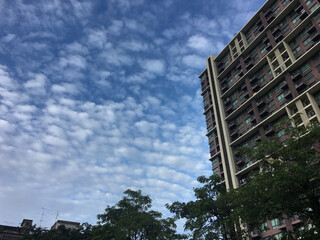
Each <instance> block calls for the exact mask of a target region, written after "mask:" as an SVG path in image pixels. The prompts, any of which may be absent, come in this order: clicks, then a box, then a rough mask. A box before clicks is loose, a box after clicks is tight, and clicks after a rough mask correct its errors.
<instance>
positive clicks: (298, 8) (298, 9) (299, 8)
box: [295, 4, 303, 13]
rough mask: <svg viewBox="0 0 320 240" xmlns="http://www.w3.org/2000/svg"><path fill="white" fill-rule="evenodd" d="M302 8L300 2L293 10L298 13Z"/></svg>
mask: <svg viewBox="0 0 320 240" xmlns="http://www.w3.org/2000/svg"><path fill="white" fill-rule="evenodd" d="M302 9H303V6H302V5H301V4H300V5H299V6H298V7H297V8H296V9H295V12H296V13H299V12H301V10H302Z"/></svg>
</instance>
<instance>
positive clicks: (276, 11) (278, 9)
mask: <svg viewBox="0 0 320 240" xmlns="http://www.w3.org/2000/svg"><path fill="white" fill-rule="evenodd" d="M279 11H280V8H279V7H277V9H276V10H274V15H277V14H278V12H279Z"/></svg>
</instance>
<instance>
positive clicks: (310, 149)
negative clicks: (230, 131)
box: [232, 124, 320, 239]
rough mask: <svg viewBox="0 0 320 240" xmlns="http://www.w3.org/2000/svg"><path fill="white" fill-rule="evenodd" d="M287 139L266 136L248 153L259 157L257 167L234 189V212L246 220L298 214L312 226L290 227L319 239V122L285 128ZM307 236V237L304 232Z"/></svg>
mask: <svg viewBox="0 0 320 240" xmlns="http://www.w3.org/2000/svg"><path fill="white" fill-rule="evenodd" d="M286 133H287V135H288V139H287V140H286V141H285V142H281V141H280V138H279V137H278V136H275V137H269V138H265V139H263V140H262V141H261V143H258V144H257V146H256V147H255V148H254V149H251V150H250V149H245V152H246V153H247V156H249V157H250V158H252V159H255V160H259V161H260V163H259V171H257V172H255V173H253V174H252V175H251V180H250V182H249V183H248V184H247V185H245V186H244V187H241V188H239V189H237V190H235V191H234V192H233V193H232V194H234V196H235V198H234V200H233V203H232V205H233V209H234V211H233V215H237V216H239V217H241V219H242V220H243V221H245V222H247V223H253V224H254V223H256V224H259V223H261V222H264V221H265V220H267V219H273V218H277V217H280V218H287V220H289V218H290V217H292V216H299V218H300V219H301V220H302V222H303V223H305V224H307V223H311V226H312V227H311V228H309V229H306V228H304V229H303V230H301V228H294V229H291V233H289V235H290V234H292V235H295V236H296V237H297V236H298V235H302V236H303V238H302V239H319V233H320V156H319V154H320V152H319V146H320V145H319V140H320V126H319V124H314V125H310V126H309V127H307V128H292V127H289V128H287V129H286ZM307 235H308V237H307V238H306V237H305V236H307Z"/></svg>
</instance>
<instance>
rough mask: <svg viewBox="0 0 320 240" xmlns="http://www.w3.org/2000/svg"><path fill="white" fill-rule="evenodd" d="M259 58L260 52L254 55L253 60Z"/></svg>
mask: <svg viewBox="0 0 320 240" xmlns="http://www.w3.org/2000/svg"><path fill="white" fill-rule="evenodd" d="M258 59H259V56H258V54H256V55H255V56H254V57H253V61H254V62H255V61H256V60H258Z"/></svg>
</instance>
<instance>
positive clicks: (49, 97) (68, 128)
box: [0, 0, 264, 227]
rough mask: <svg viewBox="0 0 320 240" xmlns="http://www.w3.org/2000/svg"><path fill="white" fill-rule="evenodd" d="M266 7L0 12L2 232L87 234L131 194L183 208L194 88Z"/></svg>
mask: <svg viewBox="0 0 320 240" xmlns="http://www.w3.org/2000/svg"><path fill="white" fill-rule="evenodd" d="M263 3H264V0H229V1H225V0H197V1H195V0H149V1H148V0H95V1H92V0H91V1H90V0H81V1H80V0H79V1H77V0H49V1H48V0H0V182H1V185H0V224H6V225H14V226H16V225H18V224H19V223H20V222H21V221H22V219H23V218H29V219H33V220H34V223H35V224H37V225H38V226H39V225H40V220H41V219H42V226H43V227H50V226H51V225H52V224H53V222H54V221H55V219H56V217H57V212H58V219H64V220H71V221H80V222H89V223H92V224H94V223H96V215H97V214H99V213H102V212H103V211H104V208H105V206H106V205H107V204H109V205H110V204H114V203H116V202H117V201H119V199H120V198H121V196H122V193H123V191H125V190H126V189H128V188H131V189H141V190H142V192H143V194H149V195H150V196H151V198H152V199H153V205H154V208H155V209H156V210H159V211H162V212H164V204H165V203H170V202H173V201H176V200H178V201H188V200H191V199H192V197H193V190H192V188H193V187H194V186H196V184H197V182H196V178H197V177H198V176H200V175H209V174H210V173H211V169H210V162H209V161H208V158H209V154H208V153H209V147H208V143H207V141H208V140H207V139H206V137H205V121H204V116H203V115H202V112H203V105H202V99H201V96H200V82H199V79H198V78H197V77H198V75H199V74H200V73H201V72H202V71H203V69H204V68H205V60H206V58H207V57H208V56H209V55H210V54H217V53H219V51H221V50H222V48H223V47H224V46H225V45H226V44H227V43H228V42H229V41H230V40H231V38H232V37H233V35H234V34H235V33H237V32H238V31H239V30H240V29H241V27H242V26H243V25H244V24H245V23H246V22H247V20H248V19H250V18H251V16H252V15H253V14H254V13H255V12H256V11H257V10H258V9H259V8H260V7H261V6H262V4H263ZM42 213H43V216H42Z"/></svg>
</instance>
